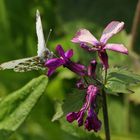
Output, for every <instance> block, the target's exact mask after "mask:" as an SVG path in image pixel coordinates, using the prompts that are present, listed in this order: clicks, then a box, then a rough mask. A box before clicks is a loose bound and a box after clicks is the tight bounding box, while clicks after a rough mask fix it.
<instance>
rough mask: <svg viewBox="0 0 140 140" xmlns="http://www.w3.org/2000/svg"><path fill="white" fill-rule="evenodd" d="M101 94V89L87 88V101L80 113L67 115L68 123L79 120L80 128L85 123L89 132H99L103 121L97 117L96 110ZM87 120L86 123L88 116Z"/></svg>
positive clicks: (90, 86) (91, 86)
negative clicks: (97, 98) (97, 100)
mask: <svg viewBox="0 0 140 140" xmlns="http://www.w3.org/2000/svg"><path fill="white" fill-rule="evenodd" d="M98 94H99V88H98V87H96V86H94V85H89V86H88V87H87V92H86V101H85V103H84V105H83V106H82V108H81V109H80V111H78V112H71V113H69V114H67V116H66V118H67V121H68V122H70V123H71V122H73V121H74V120H77V122H78V126H82V125H83V123H84V125H85V129H87V130H88V131H90V130H94V131H95V132H97V131H98V130H100V128H101V121H100V120H99V119H98V117H97V113H96V111H95V108H96V102H95V101H96V97H97V96H98ZM86 113H87V116H86V119H85V122H84V116H85V115H86Z"/></svg>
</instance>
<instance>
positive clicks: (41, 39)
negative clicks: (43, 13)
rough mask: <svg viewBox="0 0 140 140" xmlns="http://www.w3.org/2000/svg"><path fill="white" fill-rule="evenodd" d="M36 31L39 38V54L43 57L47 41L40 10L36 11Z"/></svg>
mask: <svg viewBox="0 0 140 140" xmlns="http://www.w3.org/2000/svg"><path fill="white" fill-rule="evenodd" d="M36 33H37V38H38V50H37V55H38V56H39V57H42V56H43V55H44V52H45V51H46V43H45V39H44V34H43V28H42V23H41V18H40V13H39V11H38V10H37V12H36Z"/></svg>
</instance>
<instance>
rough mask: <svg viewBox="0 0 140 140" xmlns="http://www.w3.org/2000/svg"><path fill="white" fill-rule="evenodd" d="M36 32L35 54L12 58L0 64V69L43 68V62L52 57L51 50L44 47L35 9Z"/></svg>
mask: <svg viewBox="0 0 140 140" xmlns="http://www.w3.org/2000/svg"><path fill="white" fill-rule="evenodd" d="M36 34H37V38H38V45H37V46H38V49H37V56H34V57H28V58H23V59H18V60H12V61H9V62H5V63H2V64H0V70H5V69H13V70H14V71H15V72H27V71H32V70H40V69H41V70H43V69H45V68H44V62H45V61H46V60H47V59H50V58H52V57H53V52H51V51H50V50H49V49H48V48H46V42H45V39H44V34H43V28H42V22H41V17H40V13H39V11H38V10H37V11H36Z"/></svg>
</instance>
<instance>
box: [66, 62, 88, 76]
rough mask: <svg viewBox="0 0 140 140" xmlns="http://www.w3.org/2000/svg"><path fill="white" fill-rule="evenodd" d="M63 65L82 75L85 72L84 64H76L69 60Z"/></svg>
mask: <svg viewBox="0 0 140 140" xmlns="http://www.w3.org/2000/svg"><path fill="white" fill-rule="evenodd" d="M64 66H65V67H67V68H68V69H70V70H71V71H73V72H75V73H76V74H78V75H80V76H84V75H85V74H86V71H85V70H86V68H85V66H84V65H81V64H77V63H75V62H72V61H70V60H69V61H67V62H66V64H65V65H64Z"/></svg>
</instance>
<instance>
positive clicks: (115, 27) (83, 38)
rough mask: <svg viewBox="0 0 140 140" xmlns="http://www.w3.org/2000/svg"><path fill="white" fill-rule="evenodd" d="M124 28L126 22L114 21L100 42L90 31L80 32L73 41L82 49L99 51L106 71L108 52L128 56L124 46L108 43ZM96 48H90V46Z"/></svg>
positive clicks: (82, 30) (108, 26) (104, 32)
mask: <svg viewBox="0 0 140 140" xmlns="http://www.w3.org/2000/svg"><path fill="white" fill-rule="evenodd" d="M123 27H124V22H118V21H112V22H111V23H109V24H108V25H107V27H106V28H105V29H104V31H103V33H102V36H101V38H100V40H99V41H98V40H97V39H96V38H95V37H94V36H93V35H92V34H91V33H90V32H89V31H88V30H86V29H81V30H79V31H78V32H77V33H76V35H75V37H74V38H73V39H72V42H74V43H80V44H81V47H82V48H84V49H86V50H88V51H98V55H99V58H100V60H101V62H102V64H103V66H104V68H105V69H107V68H108V67H109V65H108V55H107V53H106V50H112V51H116V52H119V53H123V54H128V50H127V48H125V47H124V45H123V44H113V43H107V41H108V40H109V39H110V38H111V37H112V36H113V35H115V34H117V33H118V32H120V31H121V30H122V29H123ZM89 44H90V45H92V46H94V47H89V46H88V45H89Z"/></svg>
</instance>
